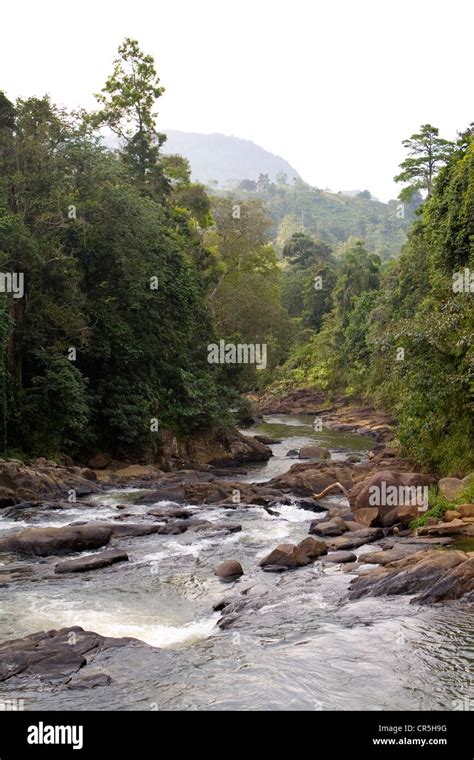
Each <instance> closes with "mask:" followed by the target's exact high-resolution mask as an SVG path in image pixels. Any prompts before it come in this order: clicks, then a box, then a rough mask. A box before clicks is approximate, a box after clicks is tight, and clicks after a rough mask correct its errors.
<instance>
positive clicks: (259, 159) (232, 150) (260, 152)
mask: <svg viewBox="0 0 474 760" xmlns="http://www.w3.org/2000/svg"><path fill="white" fill-rule="evenodd" d="M164 131H165V132H166V134H167V136H168V139H167V141H166V143H165V144H164V145H163V148H162V151H163V153H179V154H180V155H181V156H185V158H187V159H188V161H189V162H190V164H191V169H192V177H193V179H194V180H196V181H199V182H203V183H204V184H208V183H210V182H212V181H213V180H214V181H216V182H217V183H218V185H219V187H225V186H227V185H229V184H230V183H235V182H236V181H240V180H243V179H250V180H256V179H258V176H259V174H268V175H269V178H270V179H271V180H275V179H276V176H277V174H278V173H279V172H284V173H285V174H287V175H288V181H290V182H291V181H292V180H293V179H294V178H295V177H299V176H300V175H299V174H298V172H297V171H296V169H293V167H292V166H291V165H290V164H289V163H288V161H285V159H283V158H281V157H280V156H275V155H273V153H270V152H269V151H268V150H265V149H264V148H261V147H260V146H259V145H255V143H253V142H251V140H241V139H240V138H239V137H229V136H227V135H221V134H210V135H205V134H199V133H197V132H178V131H175V130H173V129H169V130H164Z"/></svg>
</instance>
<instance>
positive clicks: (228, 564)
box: [214, 559, 244, 609]
mask: <svg viewBox="0 0 474 760" xmlns="http://www.w3.org/2000/svg"><path fill="white" fill-rule="evenodd" d="M243 574H244V571H243V569H242V565H241V564H240V562H237V560H236V559H226V560H225V561H224V562H221V564H220V565H218V566H217V567H216V569H215V570H214V575H217V577H218V578H222V579H224V580H229V579H230V580H234V579H235V578H239V577H240V576H241V575H243ZM221 609H223V608H222V607H221Z"/></svg>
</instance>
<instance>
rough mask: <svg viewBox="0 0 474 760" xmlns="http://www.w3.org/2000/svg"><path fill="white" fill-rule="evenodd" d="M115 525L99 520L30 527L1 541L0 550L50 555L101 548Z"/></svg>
mask: <svg viewBox="0 0 474 760" xmlns="http://www.w3.org/2000/svg"><path fill="white" fill-rule="evenodd" d="M111 535H112V526H111V525H106V524H99V523H91V524H89V525H80V526H71V525H68V526H65V527H64V528H27V529H26V530H22V531H20V532H19V533H15V534H14V535H13V536H8V537H7V538H4V539H2V540H1V541H0V552H14V553H17V554H25V555H33V556H37V557H47V556H49V555H51V554H57V555H60V554H68V553H70V552H81V551H87V549H98V548H99V547H101V546H104V545H105V544H108V543H109V541H110V537H111Z"/></svg>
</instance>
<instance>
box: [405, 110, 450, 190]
mask: <svg viewBox="0 0 474 760" xmlns="http://www.w3.org/2000/svg"><path fill="white" fill-rule="evenodd" d="M403 146H404V147H405V148H406V149H407V150H408V158H406V159H405V160H404V161H402V163H401V164H400V168H401V169H402V171H401V172H400V174H397V175H396V177H394V181H395V182H408V183H409V184H408V186H407V187H405V188H403V190H402V191H401V193H400V199H401V200H406V201H408V200H410V198H411V196H412V195H413V193H414V192H416V190H426V193H427V196H428V198H429V197H430V195H431V193H432V192H433V180H434V178H435V176H436V174H437V173H438V171H439V170H440V168H441V167H442V166H444V165H445V164H446V163H447V161H448V160H449V157H450V155H451V154H452V152H453V150H454V148H455V143H453V142H450V141H449V140H445V139H443V138H442V137H439V129H438V128H437V127H433V126H432V125H431V124H423V125H422V126H421V127H420V131H419V132H418V133H415V134H413V135H412V136H411V137H410V138H409V139H408V140H403Z"/></svg>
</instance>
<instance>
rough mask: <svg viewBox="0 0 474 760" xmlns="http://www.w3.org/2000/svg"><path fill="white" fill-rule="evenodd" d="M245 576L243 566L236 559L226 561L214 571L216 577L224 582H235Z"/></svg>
mask: <svg viewBox="0 0 474 760" xmlns="http://www.w3.org/2000/svg"><path fill="white" fill-rule="evenodd" d="M243 574H244V571H243V569H242V565H241V564H240V562H238V561H237V560H236V559H226V560H225V561H224V562H221V564H220V565H218V566H217V567H216V569H215V570H214V575H217V576H218V578H221V579H223V580H234V579H235V578H239V577H240V576H241V575H243Z"/></svg>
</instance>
